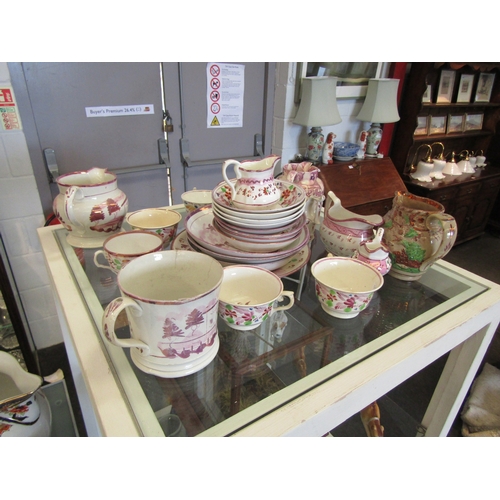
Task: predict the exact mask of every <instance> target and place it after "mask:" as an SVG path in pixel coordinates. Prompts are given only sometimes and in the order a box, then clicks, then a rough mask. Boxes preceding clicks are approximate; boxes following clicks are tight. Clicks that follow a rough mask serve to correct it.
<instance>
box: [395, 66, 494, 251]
mask: <svg viewBox="0 0 500 500" xmlns="http://www.w3.org/2000/svg"><path fill="white" fill-rule="evenodd" d="M442 71H453V72H454V76H455V78H454V84H453V87H452V89H451V91H450V94H449V95H451V102H447V103H442V102H440V103H438V102H437V94H438V91H439V87H440V81H441V77H442ZM481 73H492V74H494V75H495V77H494V83H493V87H492V91H491V97H490V99H489V102H474V101H475V95H476V90H477V87H478V82H479V78H480V74H481ZM462 75H473V82H472V86H471V89H470V90H471V92H470V102H458V103H457V102H456V101H457V95H458V93H459V87H460V82H461V77H462ZM428 86H430V89H431V91H430V92H428V95H429V98H430V102H423V97H424V94H425V93H426V91H427V89H428ZM399 113H400V117H401V119H400V121H399V122H398V123H397V125H396V130H395V133H394V137H393V142H392V150H391V154H390V156H391V158H392V160H393V162H394V165H395V166H396V169H397V170H398V172H399V173H400V175H401V177H402V179H403V181H404V183H405V186H406V188H407V189H408V191H410V192H411V193H414V194H416V195H419V196H423V197H427V198H431V199H434V200H436V201H439V202H440V203H442V204H443V205H444V207H445V210H446V212H447V213H449V214H450V215H452V216H453V217H455V219H456V221H457V226H458V231H459V233H458V237H457V240H456V243H461V242H463V241H467V240H470V239H472V238H475V237H477V236H479V235H480V234H481V233H482V232H483V231H484V229H485V227H486V225H487V223H488V220H489V218H490V216H491V214H492V211H494V206H496V205H495V203H496V199H497V197H498V192H499V190H500V161H499V159H500V158H499V159H497V158H496V156H492V157H491V158H489V148H490V146H492V150H494V149H495V142H496V141H495V140H494V138H495V135H496V134H497V125H498V123H499V121H500V63H435V62H424V63H411V66H409V71H407V75H406V78H405V81H404V87H403V92H402V97H401V101H400V103H399ZM474 114H482V116H483V120H482V125H481V129H480V130H466V129H465V127H462V129H461V130H460V131H459V132H449V131H448V121H449V116H450V115H456V116H462V117H465V116H466V115H474ZM430 117H445V120H444V122H445V129H444V131H443V132H440V133H431V128H430V126H428V127H427V130H426V131H425V133H422V134H417V133H416V131H417V129H418V128H419V127H420V125H419V118H423V119H424V121H425V120H427V124H429V123H430V120H431V118H430ZM464 122H465V118H464ZM421 130H423V127H422V128H421ZM434 130H435V129H434ZM435 142H440V143H442V144H443V146H444V154H445V156H446V157H447V158H448V159H449V158H450V157H451V153H452V152H455V153H456V154H457V157H456V161H457V162H458V161H459V160H460V157H459V156H458V155H459V154H460V153H461V152H462V151H464V150H467V151H469V152H472V151H474V152H478V151H479V150H482V151H483V153H484V155H485V156H486V158H487V167H486V168H483V169H477V170H476V173H474V174H463V175H460V176H456V177H452V176H446V178H445V179H444V180H441V181H439V180H435V181H433V182H420V181H417V180H414V179H412V178H411V177H410V175H409V174H410V173H411V171H412V167H413V166H415V165H417V163H418V161H419V160H421V159H424V158H425V157H426V156H427V154H428V149H427V148H423V147H421V146H422V145H424V144H428V145H432V144H433V143H435ZM439 153H441V148H440V147H434V148H433V153H432V155H433V157H435V156H436V155H438V154H439ZM491 160H493V161H491ZM497 205H498V203H497Z"/></svg>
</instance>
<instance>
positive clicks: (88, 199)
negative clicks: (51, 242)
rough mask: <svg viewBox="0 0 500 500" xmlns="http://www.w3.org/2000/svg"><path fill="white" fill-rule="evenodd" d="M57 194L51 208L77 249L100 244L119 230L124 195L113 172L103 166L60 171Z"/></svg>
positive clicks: (124, 201)
mask: <svg viewBox="0 0 500 500" xmlns="http://www.w3.org/2000/svg"><path fill="white" fill-rule="evenodd" d="M56 182H57V186H58V188H59V194H58V195H57V196H56V198H55V199H54V202H53V210H54V214H55V215H56V217H57V218H58V219H59V221H60V222H61V223H62V225H63V226H64V227H65V228H66V229H67V230H68V236H67V241H68V243H69V244H70V245H72V246H74V247H78V248H97V247H101V246H102V244H103V243H104V240H105V239H106V238H107V237H108V236H110V235H112V234H114V233H118V232H119V231H120V230H121V226H122V224H123V220H124V218H125V214H126V213H127V209H128V198H127V196H126V195H125V193H124V192H123V191H120V189H118V185H117V179H116V175H115V174H114V173H112V172H108V171H107V170H106V169H103V168H91V169H90V170H88V171H84V172H72V173H70V174H64V175H61V176H59V177H58V178H57V179H56Z"/></svg>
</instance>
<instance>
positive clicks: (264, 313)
mask: <svg viewBox="0 0 500 500" xmlns="http://www.w3.org/2000/svg"><path fill="white" fill-rule="evenodd" d="M285 297H288V304H286V305H283V306H277V305H276V303H277V302H281V301H282V300H283V299H284V298H285ZM293 304H294V295H293V292H289V291H286V290H283V283H282V282H281V279H280V278H279V277H278V276H276V275H275V274H274V273H272V272H271V271H267V270H266V269H262V268H260V267H256V266H227V267H225V268H224V278H223V280H222V286H221V291H220V296H219V316H220V317H221V318H222V319H223V320H224V321H225V322H226V323H227V324H228V325H229V326H230V327H231V328H234V329H235V330H252V329H254V328H257V327H258V326H260V325H261V324H262V323H263V322H264V321H265V320H266V319H268V318H269V317H270V316H272V315H273V314H274V313H275V312H277V311H286V310H287V309H290V308H291V307H292V306H293Z"/></svg>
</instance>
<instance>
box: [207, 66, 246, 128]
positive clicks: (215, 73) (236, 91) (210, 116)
mask: <svg viewBox="0 0 500 500" xmlns="http://www.w3.org/2000/svg"><path fill="white" fill-rule="evenodd" d="M244 96H245V66H244V65H243V64H230V63H208V64H207V128H237V127H243V101H244Z"/></svg>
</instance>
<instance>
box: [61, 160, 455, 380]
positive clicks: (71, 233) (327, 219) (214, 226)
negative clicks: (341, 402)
mask: <svg viewBox="0 0 500 500" xmlns="http://www.w3.org/2000/svg"><path fill="white" fill-rule="evenodd" d="M279 160H280V158H279V157H277V156H270V157H268V158H264V159H262V160H258V161H243V162H239V161H236V160H227V161H225V162H224V163H223V165H222V177H223V181H222V182H220V183H219V184H217V185H216V186H215V188H214V189H213V190H212V191H211V192H210V197H209V196H208V194H207V193H206V190H202V191H198V190H193V191H191V192H186V193H184V194H183V202H184V204H185V207H186V209H187V211H188V215H187V216H186V219H185V224H184V226H185V229H183V230H182V231H181V232H180V233H179V234H177V228H178V225H179V222H180V220H181V215H180V214H179V213H178V212H176V211H175V210H170V209H158V208H151V209H146V210H139V211H135V212H132V213H129V214H127V213H126V209H127V205H128V203H127V197H126V196H125V195H124V194H123V193H122V192H121V191H120V190H119V189H118V188H117V186H116V177H115V176H114V175H113V174H111V173H108V172H107V171H106V170H102V169H91V170H90V171H88V172H76V173H74V174H68V175H67V176H63V178H62V179H58V184H59V186H60V190H61V193H60V195H59V196H58V197H57V198H56V200H55V201H54V209H55V213H56V214H57V215H58V217H59V218H60V220H61V222H62V223H63V224H64V227H65V228H66V229H67V230H68V237H67V238H68V242H69V243H70V244H71V245H73V246H75V247H83V248H96V252H95V254H94V263H95V265H96V266H97V267H105V268H108V269H110V270H111V271H112V272H113V273H114V274H116V277H117V279H116V281H117V284H118V288H119V291H120V296H119V297H118V298H115V299H113V300H112V301H111V302H110V303H109V304H108V305H107V306H106V308H105V311H104V314H103V319H102V329H103V334H104V337H105V338H106V339H107V340H108V341H109V342H111V343H112V344H114V345H116V346H119V347H122V348H128V349H130V351H131V358H132V361H133V362H134V364H135V365H136V366H137V367H138V368H139V369H141V370H142V371H144V372H146V373H149V374H153V375H156V376H159V377H166V378H170V377H181V376H185V375H189V374H191V373H194V372H196V371H198V370H201V369H202V368H203V367H205V366H207V365H208V364H209V363H210V362H211V361H212V360H213V359H214V357H215V356H216V354H217V351H218V347H219V339H218V329H217V318H219V319H221V320H223V321H224V322H225V323H226V324H227V325H228V326H230V327H231V328H232V329H233V330H235V331H236V332H237V331H238V330H248V329H254V328H257V327H258V326H260V325H261V324H262V323H263V322H264V321H266V320H267V319H268V318H270V317H271V316H272V315H273V314H275V313H276V312H278V311H285V310H287V309H289V308H291V307H292V306H293V304H294V294H293V293H292V292H288V291H284V289H283V283H282V281H281V278H283V277H285V276H289V275H290V274H293V273H295V272H297V271H299V270H301V269H302V268H304V267H305V266H306V264H307V263H308V261H309V259H310V255H311V250H310V243H311V241H312V239H311V233H312V234H313V232H314V227H315V226H316V224H318V223H319V225H320V229H319V234H320V238H321V241H322V242H323V244H324V246H325V248H326V249H327V251H328V252H330V255H329V256H328V257H326V258H323V259H320V260H318V261H316V262H314V263H313V264H312V267H311V273H312V275H313V277H314V279H315V282H316V295H317V299H318V302H319V304H321V307H322V308H323V309H324V310H325V311H326V312H327V313H328V314H329V315H331V316H333V317H338V318H353V317H355V316H357V315H358V314H359V312H360V311H362V310H364V309H365V308H366V307H367V306H368V304H369V303H370V301H371V300H372V298H373V296H374V294H375V292H376V291H377V290H378V289H380V287H381V286H382V285H383V282H384V278H383V276H384V275H385V274H387V273H391V274H393V275H394V276H395V277H397V278H398V279H401V280H403V281H411V280H415V279H419V278H420V276H421V275H422V274H423V273H424V272H425V271H426V269H427V268H428V267H429V266H430V265H431V264H432V263H433V262H435V261H436V260H438V259H440V258H442V257H443V256H444V255H445V254H446V253H447V252H448V251H449V250H450V249H451V247H452V246H453V243H454V241H455V238H456V224H455V221H454V219H453V218H452V217H451V216H449V215H447V214H445V213H444V208H443V207H442V206H441V205H439V204H438V203H436V202H433V201H432V200H428V199H425V198H420V197H417V196H414V195H410V194H409V193H396V195H395V197H394V200H393V207H392V209H391V210H390V211H389V212H388V213H387V214H386V215H385V216H384V217H381V216H380V215H370V216H364V215H360V214H356V213H353V212H351V211H349V210H347V209H345V208H344V207H342V203H341V200H340V199H339V198H338V197H337V196H336V195H335V194H334V193H333V192H331V191H330V192H329V193H328V196H327V197H326V204H325V208H324V217H323V219H322V220H320V219H319V213H320V210H321V208H322V203H323V201H324V195H323V191H324V186H323V184H322V183H321V180H320V179H319V177H318V175H319V169H317V168H316V167H314V166H313V165H312V164H310V163H308V162H302V163H297V164H288V165H285V166H284V167H283V169H282V170H283V172H282V174H281V175H280V176H277V177H274V169H275V166H276V164H277V162H278V161H279ZM230 167H232V168H233V170H234V174H235V178H232V177H230V176H229V175H228V173H227V171H228V169H229V168H230ZM63 188H65V189H63ZM124 221H126V222H127V223H128V224H129V225H130V227H131V231H124V230H122V228H121V226H122V223H123V222H124ZM283 300H286V302H285V303H284V304H281V305H280V302H282V301H283ZM122 311H125V314H126V315H127V318H128V323H129V326H130V337H128V338H123V336H121V335H117V334H116V328H117V319H118V316H119V314H120V313H121V312H122Z"/></svg>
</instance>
